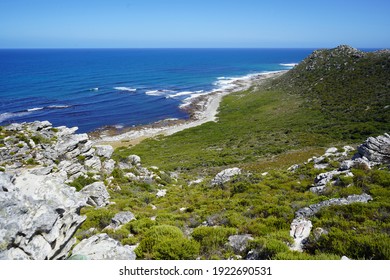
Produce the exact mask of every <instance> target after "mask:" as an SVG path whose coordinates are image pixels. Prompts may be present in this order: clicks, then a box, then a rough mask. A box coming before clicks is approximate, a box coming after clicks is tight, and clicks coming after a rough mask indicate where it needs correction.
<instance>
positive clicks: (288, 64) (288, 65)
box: [279, 63, 298, 67]
mask: <svg viewBox="0 0 390 280" xmlns="http://www.w3.org/2000/svg"><path fill="white" fill-rule="evenodd" d="M279 65H280V66H284V67H294V66H296V65H298V63H280V64H279Z"/></svg>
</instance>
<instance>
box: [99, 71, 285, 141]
mask: <svg viewBox="0 0 390 280" xmlns="http://www.w3.org/2000/svg"><path fill="white" fill-rule="evenodd" d="M285 72H286V71H277V72H270V73H264V74H256V75H252V76H247V77H245V78H237V79H236V80H235V82H234V83H233V84H232V86H231V87H229V88H227V89H225V90H217V91H213V92H211V93H209V94H207V95H202V96H200V97H198V98H196V99H193V100H192V101H191V103H190V104H188V105H187V106H186V107H185V108H183V109H185V110H186V111H187V112H188V113H189V115H190V119H189V120H188V121H183V120H165V121H160V122H157V123H155V124H151V125H146V126H141V127H134V128H128V129H124V131H120V132H118V131H117V130H116V129H112V128H111V129H110V128H107V129H102V130H99V131H96V132H94V133H92V141H93V143H95V144H111V145H113V146H120V145H121V143H124V145H128V144H133V145H134V144H137V143H139V142H141V141H142V140H144V139H146V138H150V137H155V136H157V135H171V134H174V133H176V132H179V131H182V130H184V129H187V128H191V127H195V126H199V125H201V124H203V123H206V122H210V121H217V113H218V108H219V105H220V103H221V101H222V98H223V97H224V96H226V95H228V94H230V93H232V92H237V91H243V90H247V89H249V88H250V87H252V86H254V87H256V86H258V85H260V84H261V83H263V82H264V81H266V80H269V79H273V78H276V77H278V76H280V75H282V74H283V73H285Z"/></svg>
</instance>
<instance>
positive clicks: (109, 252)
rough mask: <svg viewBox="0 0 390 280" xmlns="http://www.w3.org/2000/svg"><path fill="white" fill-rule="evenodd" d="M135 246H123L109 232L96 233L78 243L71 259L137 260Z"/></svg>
mask: <svg viewBox="0 0 390 280" xmlns="http://www.w3.org/2000/svg"><path fill="white" fill-rule="evenodd" d="M134 249H135V247H134V246H128V245H126V246H123V245H121V244H120V243H119V242H118V241H116V240H115V239H112V238H110V237H109V236H108V235H107V234H105V233H102V234H98V235H94V236H92V237H90V238H88V239H84V240H82V241H81V242H80V243H79V244H77V245H76V246H75V247H74V249H73V251H72V256H71V257H70V259H86V260H135V259H136V255H135V253H134Z"/></svg>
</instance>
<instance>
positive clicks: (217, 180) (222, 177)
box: [211, 167, 241, 186]
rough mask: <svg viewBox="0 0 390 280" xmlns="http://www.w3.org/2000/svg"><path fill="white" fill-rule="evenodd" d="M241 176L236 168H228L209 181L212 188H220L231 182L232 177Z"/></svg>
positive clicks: (239, 170)
mask: <svg viewBox="0 0 390 280" xmlns="http://www.w3.org/2000/svg"><path fill="white" fill-rule="evenodd" d="M239 174H241V169H240V168H238V167H233V168H228V169H225V170H223V171H221V172H219V173H218V174H217V175H216V176H215V177H214V179H213V180H212V181H211V185H212V186H218V185H219V186H221V185H223V184H224V183H226V182H228V181H230V180H231V178H232V177H234V176H236V175H239Z"/></svg>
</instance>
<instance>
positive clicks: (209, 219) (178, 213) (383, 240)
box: [79, 46, 390, 259]
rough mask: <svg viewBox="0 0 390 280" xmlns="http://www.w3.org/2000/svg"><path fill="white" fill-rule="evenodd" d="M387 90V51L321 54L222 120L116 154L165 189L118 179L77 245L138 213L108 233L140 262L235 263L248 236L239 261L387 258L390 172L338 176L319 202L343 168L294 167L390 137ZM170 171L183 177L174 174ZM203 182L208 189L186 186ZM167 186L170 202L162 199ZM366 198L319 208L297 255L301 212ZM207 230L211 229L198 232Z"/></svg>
mask: <svg viewBox="0 0 390 280" xmlns="http://www.w3.org/2000/svg"><path fill="white" fill-rule="evenodd" d="M389 83H390V54H389V52H378V53H371V54H365V53H361V52H358V51H356V50H354V49H351V48H348V47H345V46H342V47H339V48H337V49H334V50H322V51H316V52H315V53H313V54H312V55H311V56H309V57H308V58H307V59H305V60H304V61H303V62H302V63H301V64H300V65H298V66H296V67H295V68H294V69H293V70H291V71H289V72H288V73H286V74H284V75H283V76H281V77H279V78H277V79H275V80H272V81H269V82H267V83H265V84H261V85H254V86H253V87H252V88H250V89H249V90H247V91H244V92H237V93H233V94H230V95H229V96H227V97H225V98H224V100H223V102H222V104H221V107H220V112H219V114H218V119H219V121H218V122H216V123H214V122H210V123H206V124H203V125H201V126H198V127H195V128H191V129H187V130H184V131H182V132H179V133H176V134H174V135H172V136H169V137H159V138H157V139H148V140H144V141H143V142H142V143H140V144H138V145H136V146H134V147H131V148H119V149H117V150H116V152H115V158H116V160H121V159H123V158H125V157H127V156H129V155H131V154H137V155H139V156H140V157H141V158H142V161H143V165H144V166H152V165H153V166H158V167H159V168H160V171H159V172H160V173H159V174H160V175H161V176H160V177H161V181H159V182H158V184H159V185H158V184H157V183H156V184H146V183H139V182H134V181H130V180H127V179H126V178H124V177H123V174H122V173H121V171H120V170H117V171H116V172H114V177H115V178H114V182H113V184H114V185H115V184H116V185H119V186H120V190H114V189H113V190H111V196H112V201H114V202H116V204H115V205H110V206H108V207H107V208H103V209H98V210H95V209H91V208H85V209H83V210H82V214H86V215H87V216H88V219H87V221H86V222H85V223H84V224H83V225H82V227H81V229H80V230H79V237H80V238H81V237H84V234H85V232H86V230H88V229H89V228H91V227H94V228H95V231H97V232H100V231H103V228H104V227H105V226H107V225H108V224H109V222H110V219H111V218H112V217H113V215H114V214H115V213H116V212H118V211H131V212H133V213H134V214H135V215H136V217H137V220H134V221H131V222H129V223H128V224H126V225H125V226H124V227H122V228H121V229H119V230H117V231H112V230H111V231H110V230H109V231H107V230H106V232H107V233H108V234H109V235H110V236H112V237H114V238H116V239H118V240H120V241H121V242H122V243H123V244H137V243H139V244H140V246H139V247H138V249H137V251H136V253H137V256H138V257H139V258H145V259H193V258H196V257H198V256H199V257H200V258H201V259H227V258H239V257H238V256H237V252H233V250H232V248H230V247H229V246H226V243H227V242H228V237H229V236H231V235H234V234H251V235H252V237H253V238H254V240H252V241H251V242H250V244H249V246H248V248H247V250H246V251H245V252H241V253H240V255H241V257H245V256H246V255H247V253H248V251H249V250H255V251H256V252H257V253H258V257H259V258H262V259H340V258H341V256H343V255H346V256H348V257H350V258H354V259H390V237H389V236H390V235H389V234H390V173H389V170H388V167H387V166H378V167H377V168H374V169H372V170H367V169H365V168H363V167H362V168H357V169H354V170H353V173H354V177H353V178H345V177H342V176H341V177H340V178H339V179H340V180H339V182H340V183H339V184H338V185H335V186H329V188H328V190H327V191H326V192H325V193H324V194H322V195H317V194H314V193H312V192H310V191H309V188H310V187H311V185H312V184H313V182H314V178H315V176H316V175H318V174H319V173H322V172H325V171H327V170H330V169H335V168H338V165H339V163H338V162H329V163H330V166H329V168H328V169H326V170H318V169H315V168H314V163H312V162H311V163H307V164H304V165H302V166H301V167H300V168H299V170H298V171H297V172H295V173H292V172H289V171H287V168H288V167H289V166H291V165H292V164H302V163H303V162H305V161H306V160H307V159H308V158H310V157H312V156H319V155H321V154H323V153H324V151H325V150H326V148H328V147H330V146H336V147H339V148H340V147H342V146H343V145H346V144H349V145H352V146H356V144H359V143H362V142H363V141H364V140H365V139H366V138H367V137H368V136H377V135H380V134H383V133H384V132H389V131H390V120H389V115H390V114H389V110H390V108H389V105H390V100H389V96H390V84H389ZM352 155H353V152H352V153H351V154H350V156H352ZM233 166H235V167H236V166H237V167H240V168H242V170H243V174H242V175H239V176H236V177H235V178H234V179H233V180H231V181H230V182H228V183H226V184H223V185H221V186H218V187H211V185H210V181H211V179H212V178H213V177H214V176H215V174H217V173H218V172H219V171H220V170H222V169H224V168H227V167H233ZM171 171H174V172H176V173H177V174H178V179H177V180H174V179H172V178H171V177H170V176H168V175H167V174H168V172H171ZM265 171H267V172H268V174H264V172H265ZM199 178H203V181H202V182H201V183H198V184H191V185H190V184H189V182H190V181H191V180H196V179H199ZM346 186H348V187H346ZM161 188H165V189H167V195H166V196H165V197H161V198H157V197H156V195H155V194H156V192H157V189H161ZM363 192H364V193H368V194H370V195H371V196H372V197H373V201H372V202H369V203H368V204H363V203H356V204H352V205H345V206H337V207H336V206H334V207H329V208H326V209H323V210H321V211H320V212H319V213H318V214H317V215H316V216H315V217H313V219H312V222H313V229H314V228H317V227H322V228H324V229H326V230H327V231H328V234H326V235H323V236H322V237H321V238H319V239H318V238H315V236H314V235H313V234H312V235H311V237H310V239H309V241H308V243H307V245H306V248H305V251H304V252H303V253H299V252H292V251H290V249H289V247H288V246H289V245H291V243H292V239H291V237H290V235H289V230H290V223H291V221H292V220H293V219H294V215H295V214H294V213H295V211H297V210H298V209H300V208H302V207H305V206H308V205H310V204H313V203H318V202H320V201H323V200H327V199H330V198H338V197H346V196H348V195H351V194H361V193H363ZM151 205H154V206H155V208H153V207H152V206H151ZM152 217H153V219H151V218H152ZM205 223H206V224H207V225H209V227H201V225H202V224H205ZM175 242H176V243H175Z"/></svg>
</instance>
